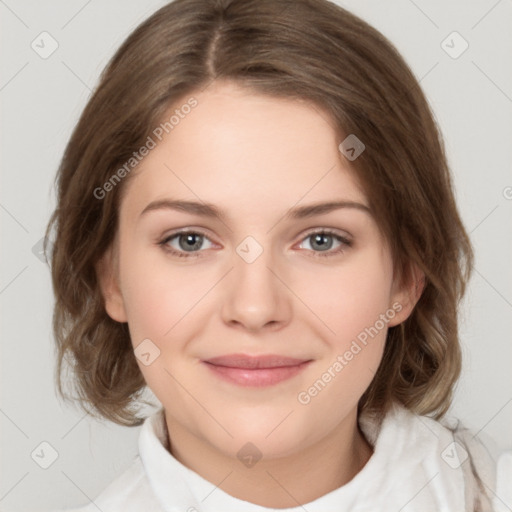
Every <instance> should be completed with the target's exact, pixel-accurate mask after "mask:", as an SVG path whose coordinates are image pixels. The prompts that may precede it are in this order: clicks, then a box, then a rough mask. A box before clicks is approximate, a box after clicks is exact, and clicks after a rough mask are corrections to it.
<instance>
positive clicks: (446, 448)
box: [382, 404, 512, 512]
mask: <svg viewBox="0 0 512 512" xmlns="http://www.w3.org/2000/svg"><path fill="white" fill-rule="evenodd" d="M385 429H388V431H389V430H392V431H393V432H394V434H395V436H396V438H397V439H398V438H401V439H402V442H403V443H404V445H403V450H404V452H403V453H407V452H408V451H409V450H414V451H415V457H416V459H417V463H419V464H421V466H422V467H423V468H425V470H426V472H427V473H428V474H429V475H433V479H432V483H431V485H430V487H431V488H432V490H434V492H435V493H436V494H438V495H440V496H441V495H446V496H455V495H456V494H458V493H460V499H461V500H463V502H464V503H465V507H466V508H465V509H466V510H471V511H473V510H478V511H481V512H487V511H493V510H509V509H508V508H503V509H502V508H500V506H501V505H500V502H501V503H504V501H503V499H502V498H504V499H506V500H507V499H509V498H507V497H506V496H505V492H506V491H505V484H504V483H505V482H510V481H511V478H512V474H511V471H512V470H511V467H512V466H511V464H512V463H511V459H512V454H511V453H510V452H509V453H507V452H505V453H499V449H498V448H497V445H496V443H495V442H494V441H492V439H490V438H488V437H487V436H485V437H484V440H482V435H481V434H480V433H479V432H473V431H472V430H470V429H469V428H467V427H466V426H464V425H463V424H462V422H461V421H459V420H458V419H456V418H453V417H449V416H446V417H444V418H442V419H441V420H439V421H438V420H435V419H433V418H431V417H429V416H421V415H418V414H415V413H413V412H411V411H409V410H408V409H406V408H405V407H403V406H401V405H399V404H395V405H394V406H393V407H392V409H391V410H390V411H389V413H388V415H387V416H386V420H385V421H384V423H383V427H382V430H383V432H384V431H385ZM388 435H389V434H388ZM507 461H508V462H507ZM507 485H508V484H507ZM508 505H510V504H508Z"/></svg>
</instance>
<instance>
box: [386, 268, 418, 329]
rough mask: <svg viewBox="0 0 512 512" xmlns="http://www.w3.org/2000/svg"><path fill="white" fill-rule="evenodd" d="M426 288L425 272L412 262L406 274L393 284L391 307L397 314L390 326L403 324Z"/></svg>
mask: <svg viewBox="0 0 512 512" xmlns="http://www.w3.org/2000/svg"><path fill="white" fill-rule="evenodd" d="M424 288H425V274H424V273H423V272H422V271H421V270H420V269H419V268H418V266H417V265H416V264H414V263H410V265H409V268H408V269H406V271H405V273H404V275H402V276H400V278H399V279H398V280H397V282H395V283H394V284H393V291H392V294H391V302H390V307H392V309H394V310H395V311H396V315H395V316H394V317H393V319H392V320H390V321H389V323H388V326H389V327H393V326H395V325H398V324H401V323H402V322H404V321H405V320H406V319H407V318H408V317H409V315H410V314H411V313H412V311H413V309H414V306H416V304H417V302H418V300H419V299H420V297H421V294H422V293H423V290H424Z"/></svg>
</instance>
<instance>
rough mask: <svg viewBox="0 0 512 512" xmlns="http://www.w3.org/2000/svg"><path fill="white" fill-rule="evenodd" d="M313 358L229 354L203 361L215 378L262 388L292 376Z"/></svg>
mask: <svg viewBox="0 0 512 512" xmlns="http://www.w3.org/2000/svg"><path fill="white" fill-rule="evenodd" d="M311 361H312V359H297V358H293V357H286V356H281V355H273V354H269V355H261V356H249V355H246V354H230V355H226V356H219V357H213V358H211V359H207V360H204V361H202V363H204V364H205V365H206V366H207V367H208V369H209V370H210V371H211V372H213V374H214V375H216V376H217V377H219V378H221V379H223V380H225V381H228V382H231V383H232V384H236V385H239V386H252V387H265V386H272V385H275V384H277V383H279V382H282V381H284V380H288V379H291V378H292V377H294V376H296V375H298V374H299V373H300V372H302V371H303V370H304V369H305V368H306V366H308V364H309V363H310V362H311Z"/></svg>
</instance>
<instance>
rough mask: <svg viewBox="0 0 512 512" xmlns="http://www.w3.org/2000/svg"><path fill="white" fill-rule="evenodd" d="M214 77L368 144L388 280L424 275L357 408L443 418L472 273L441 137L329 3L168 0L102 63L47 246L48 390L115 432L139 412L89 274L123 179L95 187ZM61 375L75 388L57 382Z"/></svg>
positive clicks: (389, 68)
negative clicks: (296, 103)
mask: <svg viewBox="0 0 512 512" xmlns="http://www.w3.org/2000/svg"><path fill="white" fill-rule="evenodd" d="M214 80H228V81H232V82H234V83H236V84H238V85H240V86H243V87H246V88H248V89H249V90H251V91H254V92H256V93H260V94H267V95H270V96H273V97H280V98H287V99H289V98H295V99H302V100H308V101H310V102H312V103H313V104H314V105H317V106H318V107H321V108H322V109H323V110H324V111H326V112H328V113H329V114H330V117H331V119H332V121H333V126H334V128H335V129H336V131H337V133H338V134H339V140H340V142H341V141H342V140H343V139H344V137H345V136H346V135H347V134H355V135H356V136H357V137H358V138H359V139H361V140H362V141H364V144H365V146H366V150H365V151H364V152H363V153H362V154H361V155H360V156H359V158H357V160H354V161H353V162H350V166H351V169H352V170H353V172H354V173H355V175H356V176H357V179H358V180H359V182H360V183H361V185H362V186H363V189H364V191H365V193H366V195H367V197H368V199H369V202H370V206H371V208H372V210H373V211H374V212H375V219H376V221H377V223H378V225H379V228H380V229H381V231H382V233H383V234H384V235H385V237H386V239H387V241H388V242H389V245H390V248H391V252H392V256H393V264H394V267H395V272H397V275H399V276H402V277H403V278H404V279H406V278H408V277H410V276H411V272H410V269H411V264H415V265H416V266H417V267H418V268H419V269H420V270H421V271H422V272H423V273H424V275H425V280H424V289H423V292H422V294H421V297H420V299H419V300H418V302H417V304H416V306H415V308H414V310H413V312H412V313H411V315H410V316H409V317H408V318H407V320H405V321H404V322H403V323H402V324H400V325H398V326H395V327H391V328H390V329H389V330H388V333H387V340H386V345H385V349H384V355H383V359H382V362H381V364H380V366H379V368H378V370H377V372H376V374H375V376H374V378H373V381H372V382H371V384H370V386H369V388H368V389H367V390H366V392H365V393H364V395H363V396H362V397H361V399H360V401H359V410H360V411H361V410H363V409H365V410H374V411H376V412H378V413H381V414H383V413H384V412H385V411H386V410H387V409H388V407H389V405H390V403H391V401H393V400H397V401H399V402H400V403H401V404H403V405H404V406H405V407H407V408H408V409H410V410H412V411H414V412H416V413H419V414H432V415H433V416H434V417H435V418H436V419H439V418H440V417H442V416H443V415H444V413H445V412H446V411H447V409H448V407H449V405H450V403H451V399H452V393H453V389H454V385H455V383H456V381H457V379H458V377H459V373H460V368H461V349H460V344H459V339H458V319H457V312H458V304H459V301H460V300H461V298H462V296H463V294H464V292H465V288H466V284H467V281H468V279H469V277H470V273H471V269H472V264H473V251H472V247H471V244H470V241H469V238H468V235H467V233H466V231H465V229H464V226H463V224H462V222H461V219H460V217H459V214H458V211H457V207H456V204H455V199H454V193H453V185H452V181H451V176H450V171H449V168H448V165H447V160H446V156H445V150H444V146H443V141H442V136H441V134H440V130H439V128H438V126H437V124H436V122H435V119H434V116H433V114H432V112H431V110H430V107H429V105H428V102H427V100H426V98H425V96H424V94H423V92H422V90H421V88H420V86H419V83H418V81H417V80H416V78H415V77H414V75H413V73H412V72H411V70H410V69H409V67H408V66H407V64H406V63H405V61H404V60H403V58H402V57H401V56H400V54H399V53H398V51H397V50H396V49H395V47H394V46H393V45H392V44H391V43H390V42H389V41H388V40H387V39H386V38H385V37H384V36H383V35H382V34H381V33H380V32H378V31H377V30H375V29H374V28H372V27H371V26H370V25H368V24H367V23H366V22H364V21H363V20H361V19H359V18H358V17H356V16H354V15H353V14H351V13H349V12H348V11H346V10H344V9H343V8H341V7H339V6H337V5H335V4H334V3H331V2H329V1H327V0H175V1H174V2H172V3H169V4H167V5H165V6H164V7H162V8H161V9H159V10H158V11H156V12H155V13H154V14H153V15H152V16H151V17H150V18H148V19H147V20H146V21H144V22H143V23H141V24H140V25H139V26H138V27H137V28H136V29H135V30H134V31H133V32H132V33H131V34H130V35H129V37H128V38H127V39H126V40H125V41H124V42H123V44H122V45H121V47H120V48H119V49H118V50H117V52H116V53H115V55H114V56H113V57H112V58H111V60H110V61H109V63H108V65H107V66H106V68H105V69H104V70H103V72H102V74H101V76H100V80H99V83H98V85H97V87H96V88H95V90H94V92H93V94H92V96H91V98H90V99H89V101H88V103H87V105H86V107H85V109H84V110H83V112H82V114H81V117H80V119H79V121H78V123H77V125H76V126H75V128H74V131H73V133H72V135H71V138H70V140H69V142H68V144H67V147H66V149H65V152H64V155H63V158H62V161H61V163H60V166H59V169H58V172H57V177H56V183H55V185H56V187H57V190H58V192H57V206H56V209H55V211H54V212H53V214H52V216H51V218H50V221H49V224H48V227H47V232H46V238H47V239H48V238H50V236H51V235H50V233H51V231H52V230H53V231H54V246H53V247H54V249H53V251H52V254H51V257H50V266H51V273H52V283H53V289H54V295H55V308H54V315H53V330H54V336H55V342H56V356H57V366H56V371H55V379H56V383H57V388H58V391H59V394H60V395H61V396H62V397H63V398H64V399H71V400H73V401H78V402H79V404H80V405H81V406H82V407H83V409H84V410H86V411H87V412H88V413H89V414H91V415H93V416H97V417H103V418H106V419H108V420H111V421H113V422H116V423H118V424H121V425H129V426H134V425H140V424H141V423H142V421H143V419H144V418H141V417H139V416H138V413H139V411H138V410H137V409H138V407H139V405H140V403H141V401H140V399H141V395H142V392H143V390H144V388H145V386H146V384H145V381H144V379H143V376H142V374H141V372H140V370H139V367H138V365H137V362H136V359H135V355H134V353H133V349H132V345H131V342H130V336H129V331H128V327H127V324H123V323H118V322H115V321H114V320H112V319H111V318H110V317H109V316H108V315H107V313H106V311H105V305H104V300H103V297H102V294H101V292H100V288H99V282H98V276H97V274H96V271H95V264H96V263H97V262H98V260H99V259H100V258H101V256H102V255H103V254H104V253H105V251H106V250H107V249H108V247H109V246H110V245H111V244H112V242H113V238H114V234H115V232H116V230H117V228H118V208H119V204H120V199H121V197H122V196H121V194H122V190H123V188H124V186H125V185H126V183H127V182H128V180H129V179H130V175H128V176H126V178H124V179H123V180H121V181H120V182H119V183H118V184H116V186H113V187H112V190H111V191H110V192H109V193H108V194H105V196H104V197H102V198H98V192H97V191H98V187H101V186H102V185H103V184H105V183H107V182H108V181H109V179H111V178H112V176H113V174H114V173H115V172H116V170H117V169H119V168H120V166H122V165H123V164H124V163H125V162H126V161H128V160H129V159H130V158H131V157H132V155H133V153H134V152H136V151H137V150H138V149H139V148H140V147H141V146H143V145H144V143H145V142H146V140H147V138H148V136H149V135H150V134H151V133H152V130H154V129H155V127H157V126H158V125H159V124H160V123H161V121H162V119H163V118H164V115H165V114H166V113H168V112H169V108H170V107H171V106H172V105H174V104H176V102H177V101H178V100H180V99H182V98H183V97H186V96H187V95H190V94H193V93H194V92H195V91H199V90H201V89H204V88H205V87H207V86H208V85H209V84H210V83H212V82H213V81H214ZM340 158H341V154H340ZM347 163H348V162H347ZM46 250H47V247H45V251H46ZM64 363H66V364H64ZM65 367H67V368H68V369H69V370H70V371H71V378H70V379H69V380H68V382H67V384H68V385H69V386H70V387H71V388H72V392H73V393H74V395H71V394H69V393H68V390H66V389H65V386H64V384H65V383H64V380H65V379H64V369H65Z"/></svg>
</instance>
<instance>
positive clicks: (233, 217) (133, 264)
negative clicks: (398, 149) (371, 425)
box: [97, 82, 419, 508]
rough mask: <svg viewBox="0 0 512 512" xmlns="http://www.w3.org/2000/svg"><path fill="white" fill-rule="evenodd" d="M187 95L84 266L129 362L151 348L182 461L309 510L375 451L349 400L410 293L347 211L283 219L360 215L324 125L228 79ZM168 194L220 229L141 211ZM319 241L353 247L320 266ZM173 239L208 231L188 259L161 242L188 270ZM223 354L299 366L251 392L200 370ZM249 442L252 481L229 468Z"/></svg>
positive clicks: (153, 374)
mask: <svg viewBox="0 0 512 512" xmlns="http://www.w3.org/2000/svg"><path fill="white" fill-rule="evenodd" d="M189 96H190V95H189ZM189 96H187V97H189ZM194 97H195V98H196V99H197V100H198V106H197V107H196V108H195V109H194V110H193V111H192V112H191V113H190V114H189V115H188V116H186V117H185V118H184V119H183V120H181V121H180V123H179V125H177V126H176V127H175V128H174V129H173V131H171V132H170V133H169V135H168V136H166V137H165V138H164V139H163V140H162V142H160V143H159V144H158V145H157V147H156V148H155V149H153V150H151V152H150V153H149V155H148V156H146V157H145V158H144V160H143V161H142V163H141V164H139V166H138V167H137V168H136V170H134V171H132V172H133V174H132V175H131V176H130V180H129V181H128V182H127V184H126V187H125V189H124V191H123V192H124V195H123V198H122V201H121V205H120V211H119V229H118V231H117V233H116V238H115V242H114V244H113V246H112V247H111V249H110V250H109V251H107V253H106V254H105V256H104V258H103V259H102V260H101V261H100V262H99V264H98V267H97V271H98V275H99V277H100V284H101V288H102V292H103V295H104V297H105V307H106V310H107V312H108V314H109V315H110V316H111V318H113V319H114V320H116V321H118V322H128V326H129V330H130V335H131V340H132V344H133V347H134V348H136V347H137V346H138V345H139V344H140V343H141V342H142V341H143V340H145V339H149V340H151V342H152V343H153V344H154V346H156V347H158V349H159V350H160V355H159V356H158V357H157V358H156V359H155V360H154V361H153V362H152V363H151V364H150V365H148V366H146V365H144V364H142V362H141V361H138V363H139V366H140V370H141V372H142V373H143V375H144V378H145V380H146V382H147V384H148V386H149V387H150V388H151V390H152V391H153V393H154V394H155V395H156V396H157V397H158V399H159V400H160V401H161V403H162V405H163V406H164V409H165V418H166V422H167V427H168V429H169V432H170V438H171V452H172V454H173V455H174V456H175V457H176V458H177V459H178V460H179V461H181V462H182V463H183V464H185V465H186V466H188V467H189V468H191V469H193V470H194V471H196V472H197V473H198V474H199V475H201V476H202V477H204V478H206V479H207V480H209V481H210V482H212V483H214V484H215V485H218V484H219V482H222V483H221V484H220V488H222V489H223V490H224V491H225V492H227V493H229V494H231V495H232V496H235V497H237V498H240V499H243V500H247V501H250V502H253V503H256V504H259V505H262V506H266V507H274V508H285V507H294V506H297V505H298V503H300V504H306V503H308V502H310V501H312V500H314V499H316V498H318V497H320V496H322V495H324V494H326V493H328V492H330V491H332V490H334V489H336V488H338V487H340V486H341V485H344V484H346V483H347V482H349V481H350V480H351V479H352V478H353V477H354V476H355V475H356V474H357V473H358V472H359V471H360V470H361V469H362V468H363V466H364V465H365V464H366V462H367V461H368V459H369V458H370V456H371V455H372V447H371V445H370V444H369V443H368V442H367V441H366V439H365V438H364V436H363V435H362V433H361V431H360V429H359V427H358V424H357V409H356V408H357V403H358V400H359V398H360V397H361V395H362V394H363V393H364V391H365V390H366V389H367V387H368V386H369V384H370V382H371V380H372V378H373V376H374V373H375V371H376V370H377V367H378V365H379V363H380V361H381V358H382V353H383V348H384V344H385V338H386V332H387V327H391V326H393V325H397V324H399V323H401V322H403V321H404V320H405V319H406V318H407V316H409V314H410V313H411V311H412V309H413V307H414V305H415V303H416V302H417V300H418V298H419V296H418V293H417V289H416V286H415V283H404V284H403V285H401V286H399V285H398V280H397V279H395V276H394V275H393V269H392V258H391V254H390V251H389V248H388V245H387V243H386V241H385V240H384V238H383V237H382V235H381V233H380V231H379V229H378V227H377V224H376V222H375V220H374V218H373V217H372V215H371V214H370V213H368V212H366V211H363V210H362V209H357V208H349V207H346V208H341V209H337V210H334V211H331V212H329V213H324V214H321V215H316V216H314V217H311V218H305V219H288V218H286V217H285V214H286V213H287V212H288V210H289V209H290V208H292V207H299V206H304V205H306V204H311V203H316V202H328V201H330V200H340V199H344V200H348V201H354V202H357V203H360V204H363V205H368V202H367V198H366V196H365V194H364V191H363V190H362V189H361V187H360V186H359V185H358V183H357V181H356V179H355V177H354V176H353V175H352V174H351V171H350V168H349V166H348V165H349V162H348V161H347V160H345V159H344V157H343V156H342V155H341V153H340V152H339V150H338V145H339V143H340V142H341V140H343V139H341V140H339V137H338V136H337V135H336V133H335V130H334V129H333V125H332V122H331V121H330V120H329V117H328V115H327V113H326V112H323V111H321V110H320V109H319V108H317V107H314V106H312V105H311V104H308V103H306V102H303V101H297V100H287V99H282V98H281V99H277V98H272V97H268V96H264V95H259V94H255V93H253V92H250V91H248V90H246V89H242V88H240V87H239V86H237V85H235V84H232V83H229V82H215V83H214V84H212V85H210V86H209V87H208V88H207V89H206V90H205V91H204V92H202V93H197V94H195V95H194ZM171 111H172V109H171ZM165 198H173V199H182V200H191V201H200V202H206V203H212V204H214V205H216V206H217V207H218V208H220V209H223V210H224V211H225V215H226V217H225V219H223V220H222V221H221V220H219V219H214V218H208V217H202V216H200V215H197V214H191V213H186V212H182V211H176V210H172V209H158V210H152V211H148V212H146V213H144V214H143V215H141V212H142V211H143V210H144V209H145V208H146V206H147V205H148V204H149V203H151V202H152V201H156V200H162V199H165ZM192 228H193V229H192ZM323 228H330V229H332V230H335V231H336V234H337V235H340V236H342V237H345V238H348V239H349V240H350V241H351V245H350V246H347V245H345V244H343V243H341V242H339V241H338V240H337V239H336V237H335V236H331V237H329V236H328V237H327V239H326V242H327V244H329V243H331V244H332V246H331V247H330V248H329V249H328V251H327V252H330V256H327V257H322V256H318V254H325V252H323V251H322V250H321V249H319V248H318V246H317V245H315V237H311V236H310V235H311V232H312V231H318V230H321V229H323ZM179 229H190V230H195V231H196V232H197V231H199V233H201V234H204V235H205V238H201V237H198V238H196V240H198V247H199V249H195V252H190V251H189V252H186V247H187V246H186V239H185V240H183V239H184V237H182V238H181V240H182V245H181V246H180V244H179V241H180V237H175V238H174V239H172V240H170V241H169V242H168V243H167V248H174V249H175V250H176V251H181V252H182V253H184V254H188V255H191V256H192V257H188V258H186V257H177V256H173V255H172V254H171V253H169V252H168V251H166V250H165V248H164V246H163V245H159V242H161V241H162V240H164V239H165V238H166V237H169V236H170V235H172V234H173V233H174V231H176V230H179ZM247 236H251V237H253V238H254V239H255V240H256V241H257V242H258V244H259V245H260V246H261V248H262V249H263V252H262V254H261V255H259V257H257V258H256V259H255V261H253V262H252V263H248V262H246V261H245V260H244V259H243V258H241V257H240V256H239V254H237V252H236V249H237V247H238V246H239V244H240V243H241V242H242V241H243V240H244V239H245V238H246V237H247ZM201 241H202V244H201ZM183 247H185V249H183ZM340 248H341V249H342V251H341V252H339V253H337V254H336V253H335V251H336V250H338V249H340ZM251 250H253V249H251ZM194 254H195V255H197V254H200V256H199V257H193V256H194ZM315 255H317V256H315ZM394 303H399V304H400V306H401V311H400V312H398V313H396V315H395V316H394V318H393V319H392V320H390V321H389V323H388V324H387V326H386V327H385V328H384V329H382V330H381V331H379V333H378V335H377V336H375V337H374V338H372V339H370V341H369V343H368V344H367V345H366V346H365V347H364V348H363V349H362V350H361V351H360V352H359V353H358V354H357V355H355V356H354V357H353V359H352V360H351V361H349V362H348V364H347V365H346V366H345V367H344V368H343V370H342V371H341V372H339V373H336V376H335V378H333V379H331V381H330V382H329V383H328V384H327V385H326V386H325V388H324V389H322V390H321V391H320V392H319V393H318V394H317V395H316V396H314V397H312V398H311V400H310V402H309V403H308V404H302V403H300V402H299V401H298V398H297V397H298V394H299V393H300V392H301V391H304V390H307V389H308V388H309V387H311V386H312V384H313V383H314V382H315V381H317V380H318V379H319V378H321V377H322V374H324V372H326V371H327V369H328V368H329V367H331V366H332V365H333V363H334V362H335V361H336V358H337V356H338V355H340V354H344V353H345V352H346V351H347V350H348V349H349V348H350V344H351V342H352V341H353V340H354V339H356V337H357V335H358V334H359V333H360V332H362V331H364V329H365V327H369V326H373V325H374V324H375V322H376V320H378V319H379V315H381V314H383V313H385V312H386V311H387V310H389V309H390V308H392V305H393V304H394ZM230 353H246V354H256V355H259V354H281V355H286V356H290V357H297V358H305V359H312V362H311V363H310V364H309V366H308V367H306V368H305V369H304V370H303V371H302V372H301V373H300V374H298V375H296V376H295V377H293V378H291V379H289V380H286V381H284V382H280V383H278V384H276V385H273V386H268V387H263V388H248V387H241V386H237V385H234V384H231V383H228V382H225V381H223V380H221V379H219V378H218V377H217V376H216V375H215V374H214V373H213V372H212V371H211V370H210V369H209V368H207V367H206V365H205V364H204V363H201V360H204V359H207V358H209V357H214V356H219V355H225V354H230ZM247 442H251V443H252V444H253V445H255V446H256V447H257V449H258V450H259V452H261V453H262V454H263V457H262V458H261V460H259V461H258V462H257V463H256V464H255V465H254V466H253V467H246V466H245V465H244V464H243V463H242V462H241V461H240V460H239V459H238V457H237V452H238V451H239V450H240V449H241V448H242V447H243V446H244V445H245V444H246V443H247ZM228 475H229V476H228ZM226 477H227V478H226ZM169 485H172V482H169Z"/></svg>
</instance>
